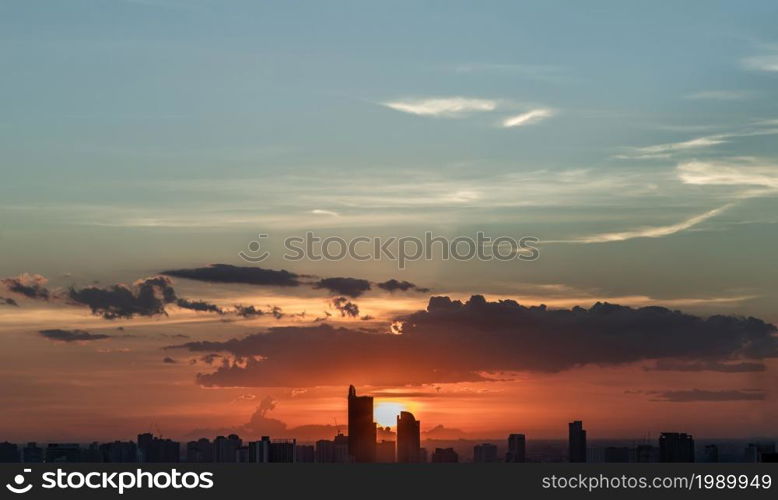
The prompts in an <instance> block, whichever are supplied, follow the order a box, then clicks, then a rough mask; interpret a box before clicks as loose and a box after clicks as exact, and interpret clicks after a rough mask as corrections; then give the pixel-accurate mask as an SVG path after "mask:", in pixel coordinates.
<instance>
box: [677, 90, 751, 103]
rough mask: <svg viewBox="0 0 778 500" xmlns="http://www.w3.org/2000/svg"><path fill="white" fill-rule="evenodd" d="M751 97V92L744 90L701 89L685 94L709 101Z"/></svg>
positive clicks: (690, 97)
mask: <svg viewBox="0 0 778 500" xmlns="http://www.w3.org/2000/svg"><path fill="white" fill-rule="evenodd" d="M749 97H751V93H750V92H747V91H744V90H702V91H700V92H694V93H692V94H689V95H687V96H686V98H687V99H693V100H711V101H740V100H743V99H748V98H749Z"/></svg>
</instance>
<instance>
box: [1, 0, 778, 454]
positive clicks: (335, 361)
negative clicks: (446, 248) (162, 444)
mask: <svg viewBox="0 0 778 500" xmlns="http://www.w3.org/2000/svg"><path fill="white" fill-rule="evenodd" d="M777 23H778V4H776V2H774V1H767V0H766V1H752V2H748V3H747V4H740V3H736V2H711V1H689V2H683V3H682V4H678V3H671V2H666V3H664V5H652V6H649V5H648V4H647V3H643V4H640V5H637V4H631V5H627V4H626V3H624V2H617V1H613V2H604V1H603V2H592V3H590V4H589V5H588V7H587V8H586V9H581V8H577V6H576V4H575V3H572V2H554V1H542V2H541V1H538V2H520V3H519V2H498V1H494V2H453V1H452V2H381V3H379V2H342V1H336V2H314V1H310V2H288V3H286V2H274V3H272V4H271V3H269V2H268V3H265V2H262V3H260V2H250V1H237V0H236V1H226V2H222V1H218V2H217V1H216V0H73V1H69V2H56V1H48V2H46V1H44V2H28V1H23V0H10V1H5V2H2V3H0V38H2V43H1V44H0V67H2V77H1V78H0V92H2V95H3V99H2V113H0V150H2V157H0V168H1V169H2V171H1V175H0V179H1V180H0V257H2V258H0V407H2V408H3V411H2V412H0V429H2V431H3V434H2V435H0V441H2V440H11V441H24V440H38V441H44V442H45V441H47V440H52V441H53V440H56V441H91V440H107V439H128V438H131V437H133V436H134V435H135V434H137V433H139V432H147V431H153V432H161V433H162V434H164V435H165V436H170V437H174V438H177V439H191V438H196V437H200V436H203V435H204V436H210V437H212V436H214V435H216V434H219V433H226V432H238V433H239V434H241V436H245V437H247V438H254V437H256V436H259V435H262V434H270V435H271V436H273V437H298V438H299V439H302V440H310V439H319V438H322V437H331V436H332V435H334V433H335V432H336V431H337V430H338V429H339V428H340V429H343V430H345V425H346V411H345V410H346V393H347V388H348V385H349V384H351V383H353V384H355V385H356V386H357V388H358V390H359V392H360V393H361V394H362V393H364V394H373V395H374V396H375V397H376V404H377V405H378V409H377V412H376V418H377V420H378V422H379V424H382V425H389V424H391V423H392V422H393V420H394V417H393V415H395V414H397V413H399V411H401V410H408V411H411V412H413V413H414V415H416V417H417V418H419V419H420V420H421V422H422V424H421V427H422V431H423V432H424V433H425V434H424V436H426V437H428V438H432V437H447V438H448V437H471V438H485V437H500V438H502V437H504V436H505V435H507V433H509V432H524V433H526V434H527V436H528V439H532V438H533V437H538V438H540V437H543V438H550V437H562V436H563V435H565V433H566V425H567V422H569V421H571V420H574V419H576V420H583V421H584V423H585V427H586V428H587V430H588V431H589V435H590V436H591V437H592V438H597V437H640V436H645V435H647V434H652V435H655V434H657V433H659V432H662V431H682V432H691V433H693V434H695V436H700V437H751V436H776V434H778V431H776V422H777V421H778V389H776V388H777V387H778V334H777V332H776V327H775V326H774V325H776V324H778V310H777V309H776V304H778V287H776V283H778V265H777V264H778V261H777V259H776V252H775V248H776V243H778V236H777V235H778V233H777V232H776V228H777V227H778V226H777V224H778V35H776V30H775V26H776V24H777ZM306 231H313V232H314V233H315V234H317V235H319V236H321V237H327V236H339V237H342V238H345V239H350V238H354V237H357V236H367V237H371V238H372V237H383V238H388V237H403V236H415V237H423V235H424V234H425V232H432V233H433V234H434V235H438V236H445V237H449V238H455V237H458V236H469V237H475V235H476V233H477V232H479V231H480V232H483V233H485V234H486V235H489V236H491V237H493V238H494V237H499V236H510V237H512V238H515V239H517V240H518V239H519V238H522V237H526V236H531V237H535V238H538V240H539V243H538V244H537V245H536V246H537V248H538V249H539V259H537V260H534V261H522V260H517V259H514V260H510V261H496V260H478V259H472V260H467V261H458V260H455V259H449V260H443V259H440V258H433V259H430V260H419V261H413V262H409V263H407V266H405V268H400V266H398V262H396V261H393V260H391V259H382V260H378V261H375V260H368V261H358V260H355V259H344V260H340V261H337V262H327V261H316V260H309V259H305V260H300V261H294V262H293V261H289V260H286V259H284V257H283V254H284V250H283V241H284V238H286V237H290V236H293V237H296V236H301V235H304V234H305V233H306ZM260 233H262V234H267V235H269V236H268V237H267V238H265V239H264V240H263V241H262V248H263V249H264V250H267V251H269V252H270V257H269V258H267V259H266V260H264V261H262V262H261V263H258V264H252V263H250V262H246V261H244V260H243V259H241V258H240V257H239V253H240V252H249V251H251V250H250V244H251V242H253V241H256V240H257V239H258V234H260ZM281 270H285V271H286V272H285V273H282V272H281ZM329 278H348V279H341V280H331V279H329ZM392 280H397V281H392ZM405 282H407V283H405ZM598 302H599V303H600V304H599V305H595V304H597V303H598ZM606 302H607V303H608V304H607V305H606V304H605V303H606ZM541 304H543V305H545V306H546V307H541ZM250 306H253V308H251V307H250Z"/></svg>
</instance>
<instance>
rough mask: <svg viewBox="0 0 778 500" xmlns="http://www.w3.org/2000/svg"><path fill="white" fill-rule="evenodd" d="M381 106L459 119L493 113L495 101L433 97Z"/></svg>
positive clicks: (415, 113)
mask: <svg viewBox="0 0 778 500" xmlns="http://www.w3.org/2000/svg"><path fill="white" fill-rule="evenodd" d="M381 105H382V106H386V107H387V108H391V109H394V110H396V111H401V112H403V113H410V114H413V115H421V116H442V117H448V118H456V117H461V116H464V115H466V114H469V113H473V112H483V111H494V110H495V109H497V101H495V100H492V99H478V98H470V97H433V98H429V99H402V100H396V101H388V102H382V103H381Z"/></svg>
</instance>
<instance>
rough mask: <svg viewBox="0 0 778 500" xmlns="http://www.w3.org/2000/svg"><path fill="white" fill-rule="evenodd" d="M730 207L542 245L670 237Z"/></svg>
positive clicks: (730, 204)
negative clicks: (670, 221) (674, 220)
mask: <svg viewBox="0 0 778 500" xmlns="http://www.w3.org/2000/svg"><path fill="white" fill-rule="evenodd" d="M732 206H734V203H728V204H726V205H724V206H722V207H719V208H714V209H713V210H708V211H707V212H705V213H702V214H699V215H695V216H694V217H690V218H688V219H685V220H682V221H680V222H677V223H675V224H670V225H667V226H653V227H642V228H638V229H632V230H629V231H621V232H615V233H600V234H594V235H591V236H583V237H580V238H575V239H571V240H551V241H544V242H543V243H583V244H587V243H611V242H615V241H627V240H633V239H635V238H662V237H665V236H670V235H673V234H676V233H680V232H682V231H686V230H687V229H691V228H692V227H694V226H697V225H698V224H701V223H702V222H705V221H706V220H708V219H711V218H713V217H716V216H717V215H719V214H721V213H722V212H724V211H726V210H728V209H729V208H731V207H732Z"/></svg>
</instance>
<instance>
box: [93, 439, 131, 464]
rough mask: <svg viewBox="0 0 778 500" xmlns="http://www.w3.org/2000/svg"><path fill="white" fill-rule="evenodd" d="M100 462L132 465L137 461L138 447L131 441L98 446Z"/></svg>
mask: <svg viewBox="0 0 778 500" xmlns="http://www.w3.org/2000/svg"><path fill="white" fill-rule="evenodd" d="M100 461H101V462H106V463H116V464H122V463H133V462H137V461H138V447H137V445H136V444H135V443H134V442H132V441H126V442H123V441H114V442H113V443H103V444H101V445H100Z"/></svg>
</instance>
